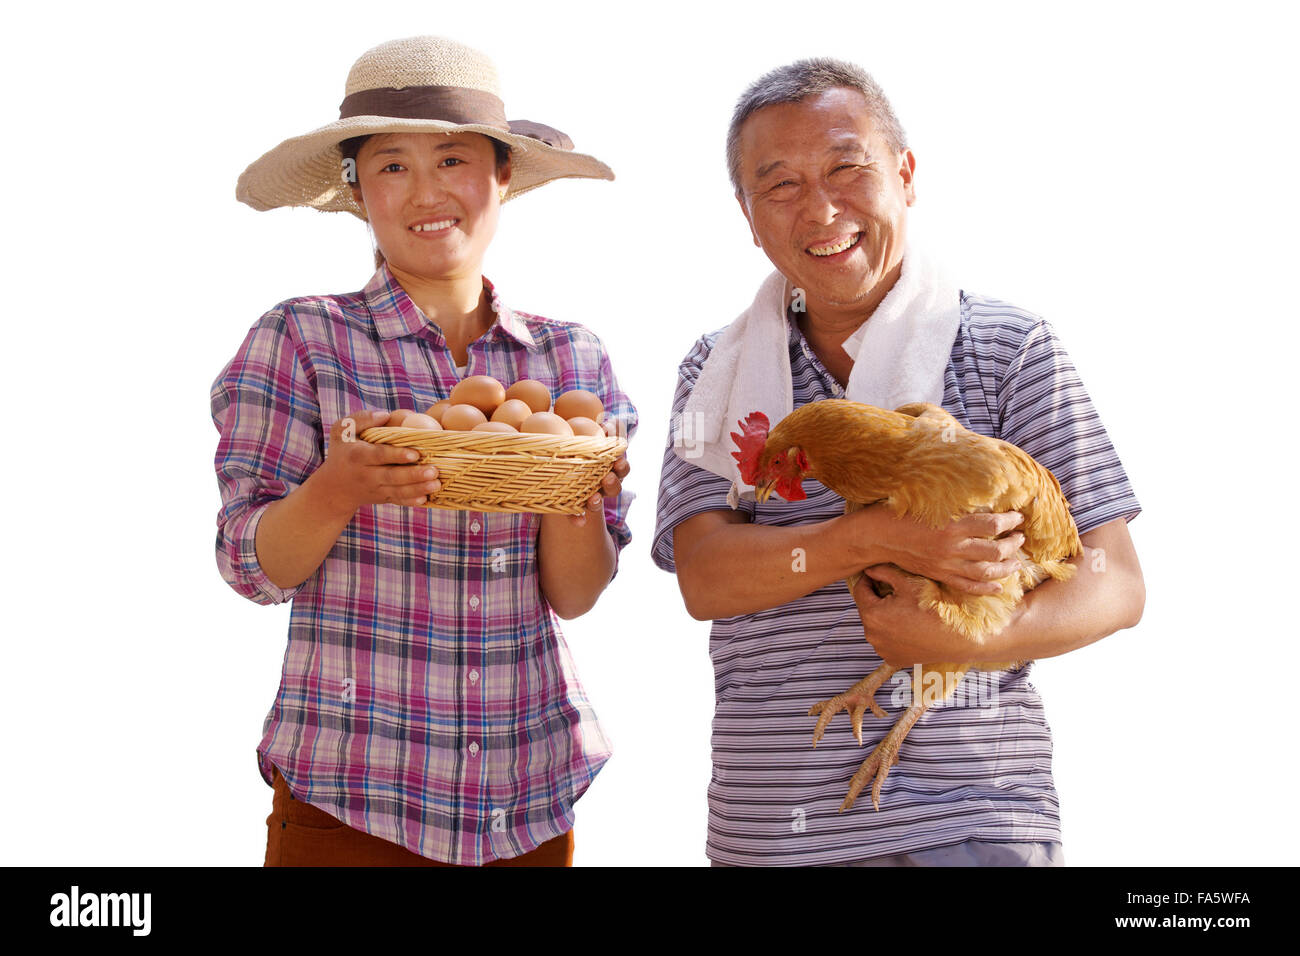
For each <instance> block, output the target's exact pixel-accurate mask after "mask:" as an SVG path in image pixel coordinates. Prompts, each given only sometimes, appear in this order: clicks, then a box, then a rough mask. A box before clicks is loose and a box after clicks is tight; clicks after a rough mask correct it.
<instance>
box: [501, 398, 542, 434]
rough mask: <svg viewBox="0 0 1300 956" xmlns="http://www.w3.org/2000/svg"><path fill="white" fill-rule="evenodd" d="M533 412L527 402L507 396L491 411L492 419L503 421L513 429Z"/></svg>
mask: <svg viewBox="0 0 1300 956" xmlns="http://www.w3.org/2000/svg"><path fill="white" fill-rule="evenodd" d="M532 413H533V410H532V409H531V408H529V407H528V403H527V402H524V401H521V400H520V399H518V398H507V399H506V400H505V401H504V402H502V403H501V407H500V408H498V409H497V410H496V411H495V412H493V413H492V421H494V422H505V423H506V424H507V425H509V426H510V427H511V428H513V429H514V430H515V431H518V430H519V426H520V425H522V424H523V423H524V419H525V418H527V417H528V416H529V415H531V414H532Z"/></svg>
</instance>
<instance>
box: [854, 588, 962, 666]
mask: <svg viewBox="0 0 1300 956" xmlns="http://www.w3.org/2000/svg"><path fill="white" fill-rule="evenodd" d="M872 580H875V581H879V582H881V583H882V584H887V585H889V587H890V588H892V589H893V592H894V593H893V594H890V595H889V596H888V597H878V596H877V595H876V592H875V591H874V590H873V588H872V586H871V582H872ZM920 601H921V581H920V579H919V578H915V577H911V576H910V575H907V574H904V573H903V572H901V571H899V570H898V568H896V567H893V566H892V565H888V564H879V565H875V566H873V567H870V568H867V569H866V570H864V571H863V572H862V579H861V580H860V581H858V584H857V587H855V588H854V589H853V602H854V603H855V604H856V605H857V606H858V615H859V616H860V617H861V618H862V628H863V630H864V631H865V632H866V636H867V640H868V641H870V642H871V646H872V647H874V648H875V649H876V653H877V654H879V655H880V656H881V658H882V659H883V660H884V662H885V663H886V664H890V665H892V666H894V667H911V666H912V665H913V664H933V663H939V662H941V661H953V662H959V663H960V662H965V661H970V660H974V659H975V655H977V653H978V645H976V644H974V643H972V642H971V641H969V640H967V639H966V638H964V637H962V636H961V635H960V634H958V633H956V632H955V631H953V630H952V629H951V628H949V627H948V626H947V625H945V624H944V623H943V621H942V620H940V618H939V615H938V614H936V613H935V612H934V611H925V610H922V609H921V604H920Z"/></svg>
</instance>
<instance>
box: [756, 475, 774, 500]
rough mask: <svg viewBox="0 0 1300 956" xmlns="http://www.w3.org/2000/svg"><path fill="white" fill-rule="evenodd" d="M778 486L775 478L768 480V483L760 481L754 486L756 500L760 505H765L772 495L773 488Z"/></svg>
mask: <svg viewBox="0 0 1300 956" xmlns="http://www.w3.org/2000/svg"><path fill="white" fill-rule="evenodd" d="M775 484H776V479H775V478H768V479H767V480H766V481H760V482H759V483H758V484H756V485H755V486H754V499H755V500H756V501H758V503H759V504H763V503H765V502H766V501H767V499H768V498H770V497H771V495H772V488H773V486H774V485H775Z"/></svg>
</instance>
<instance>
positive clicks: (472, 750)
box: [469, 741, 478, 757]
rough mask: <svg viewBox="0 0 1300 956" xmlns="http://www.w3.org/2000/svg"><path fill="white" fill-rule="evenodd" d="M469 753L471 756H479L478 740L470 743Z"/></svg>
mask: <svg viewBox="0 0 1300 956" xmlns="http://www.w3.org/2000/svg"><path fill="white" fill-rule="evenodd" d="M469 755H470V756H471V757H477V756H478V742H477V741H475V742H474V743H471V744H470V745H469Z"/></svg>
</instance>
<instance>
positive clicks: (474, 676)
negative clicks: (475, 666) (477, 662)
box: [469, 671, 478, 684]
mask: <svg viewBox="0 0 1300 956" xmlns="http://www.w3.org/2000/svg"><path fill="white" fill-rule="evenodd" d="M469 682H470V683H471V684H477V683H478V671H470V672H469Z"/></svg>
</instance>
